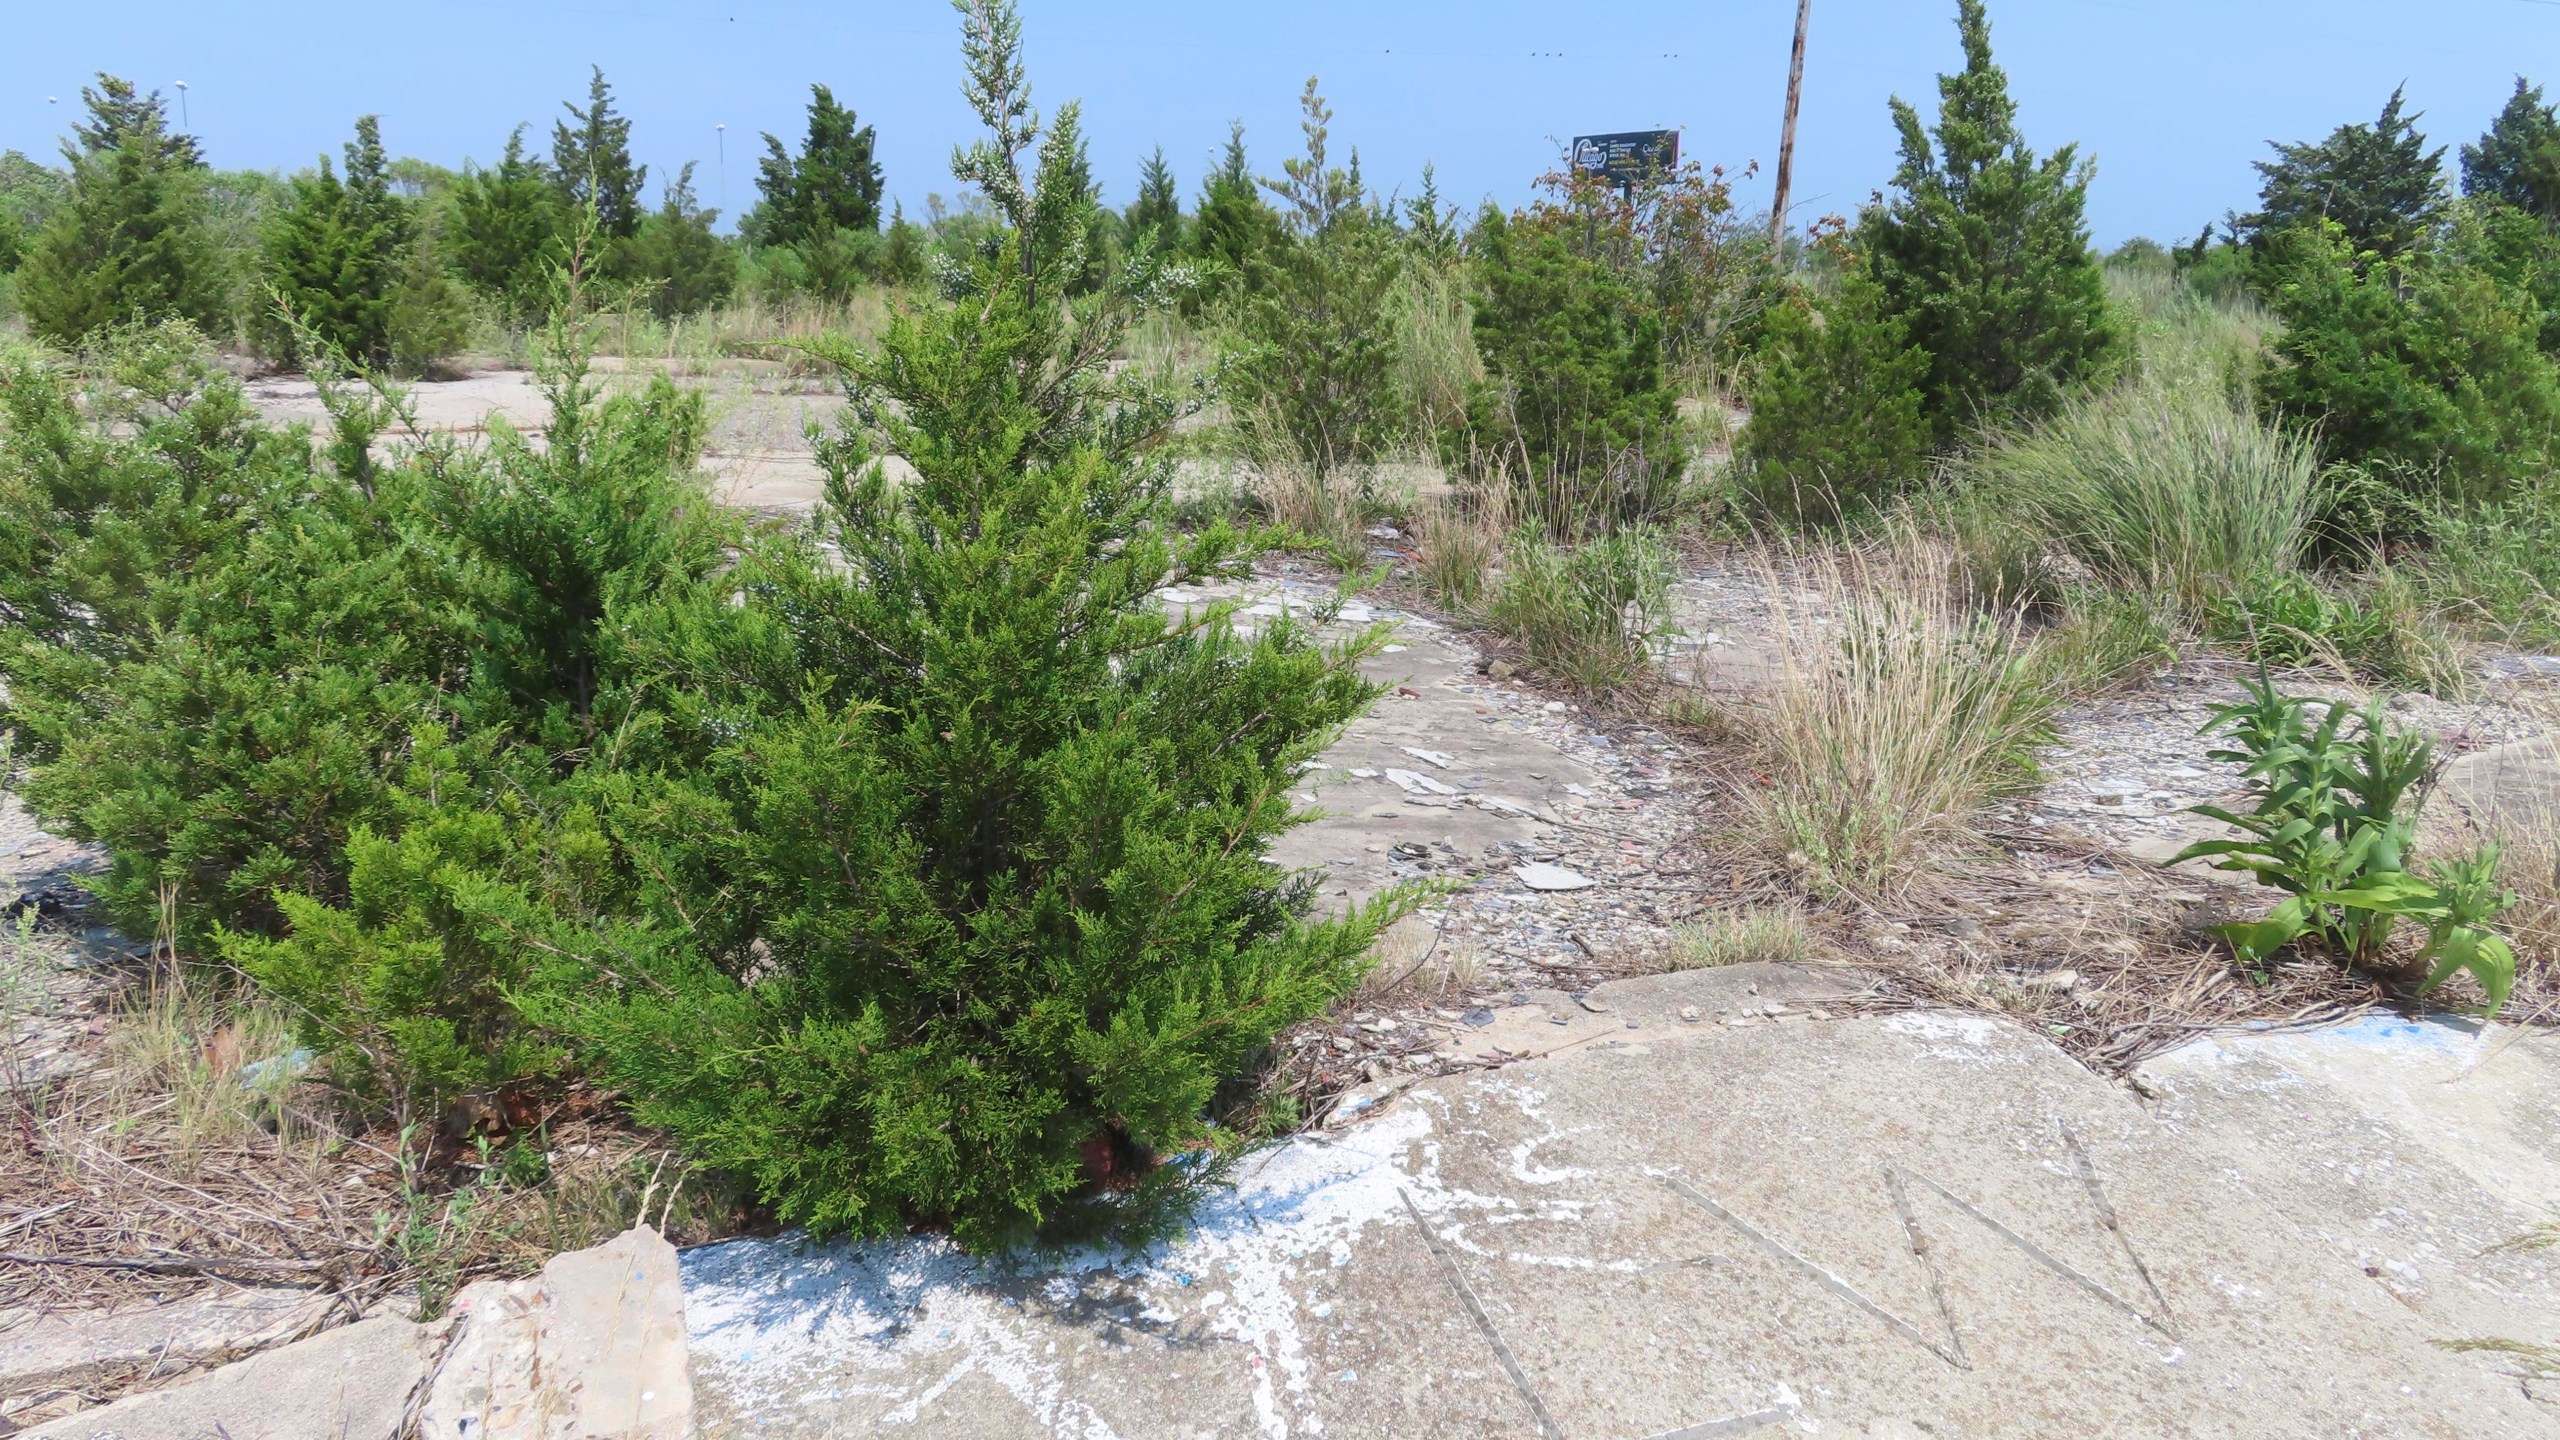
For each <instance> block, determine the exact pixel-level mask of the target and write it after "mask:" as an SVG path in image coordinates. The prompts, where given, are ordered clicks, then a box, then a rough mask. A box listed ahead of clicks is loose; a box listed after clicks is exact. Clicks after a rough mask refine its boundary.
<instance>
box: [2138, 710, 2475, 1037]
mask: <svg viewBox="0 0 2560 1440" xmlns="http://www.w3.org/2000/svg"><path fill="white" fill-rule="evenodd" d="M2315 712H2316V713H2315ZM2350 722H2352V726H2351V725H2350ZM2205 733H2207V734H2222V735H2226V736H2228V737H2229V741H2230V743H2229V744H2228V745H2226V746H2225V747H2224V748H2221V749H2216V750H2213V751H2209V752H2207V753H2208V758H2211V759H2215V760H2223V761H2231V762H2236V763H2239V764H2242V765H2245V766H2246V767H2247V769H2246V770H2245V772H2244V774H2245V775H2246V777H2247V780H2248V787H2249V793H2250V796H2251V798H2252V800H2253V801H2254V802H2255V803H2254V805H2253V807H2252V808H2251V810H2250V812H2249V813H2247V814H2245V815H2244V814H2239V813H2236V812H2234V811H2232V810H2229V809H2226V808H2224V807H2222V806H2218V805H2199V806H2196V807H2194V810H2195V813H2197V814H2200V815H2204V816H2207V817H2210V818H2212V819H2215V820H2219V821H2221V822H2223V823H2224V824H2226V825H2229V826H2231V827H2232V828H2234V829H2236V830H2239V831H2241V832H2242V833H2243V836H2244V837H2245V838H2242V839H2237V840H2205V841H2199V842H2198V843H2196V844H2193V845H2190V846H2188V847H2187V848H2186V849H2184V850H2181V851H2179V852H2178V854H2177V856H2176V857H2175V858H2174V859H2172V860H2171V861H2170V863H2171V864H2173V865H2174V864H2182V863H2184V862H2186V861H2189V860H2211V861H2212V862H2213V868H2215V869H2217V870H2223V871H2227V872H2230V873H2232V874H2236V875H2246V876H2248V877H2250V878H2251V879H2252V880H2254V881H2255V882H2256V883H2258V884H2260V885H2264V886H2266V887H2268V888H2270V889H2275V890H2281V891H2283V892H2284V893H2285V896H2286V898H2285V899H2284V900H2282V901H2280V902H2278V904H2277V905H2276V907H2275V908H2274V909H2273V910H2271V911H2269V912H2268V913H2267V914H2266V915H2265V916H2264V917H2263V918H2261V919H2258V920H2255V921H2250V922H2244V923H2239V924H2232V925H2225V926H2222V927H2220V933H2221V934H2222V935H2223V937H2224V938H2225V939H2227V940H2229V941H2230V942H2231V945H2232V948H2233V949H2234V950H2235V951H2236V952H2238V954H2239V956H2240V958H2241V960H2242V961H2244V962H2245V963H2248V964H2251V965H2260V964H2264V963H2265V962H2266V960H2267V959H2268V958H2269V957H2270V956H2272V955H2274V954H2275V953H2276V952H2277V951H2279V950H2282V949H2284V948H2285V947H2287V946H2290V945H2295V944H2298V943H2301V942H2304V941H2309V942H2311V943H2313V944H2316V945H2319V946H2322V947H2323V948H2326V949H2330V950H2333V951H2335V952H2337V953H2338V954H2340V955H2341V956H2343V957H2344V958H2345V959H2346V960H2347V961H2348V962H2349V963H2351V964H2355V965H2360V966H2371V967H2387V966H2388V963H2389V962H2388V959H2387V956H2388V952H2389V948H2390V944H2391V939H2392V933H2393V930H2394V929H2395V927H2396V925H2397V923H2398V922H2399V921H2401V920H2403V919H2408V920H2417V921H2421V922H2423V923H2424V924H2425V925H2426V927H2427V936H2426V939H2425V941H2424V942H2423V943H2422V944H2421V945H2420V947H2419V949H2418V951H2417V953H2416V954H2415V955H2414V956H2412V957H2411V958H2410V960H2409V961H2408V964H2409V967H2410V968H2411V969H2412V970H2420V969H2423V971H2424V974H2425V979H2424V983H2423V986H2422V988H2425V989H2434V988H2435V987H2436V986H2438V985H2441V984H2443V983H2444V982H2445V981H2446V980H2448V979H2450V978H2452V977H2453V976H2454V975H2455V974H2457V973H2460V972H2463V971H2468V972H2470V973H2471V975H2472V976H2473V977H2474V978H2475V979H2477V980H2478V981H2479V982H2480V987H2481V989H2482V990H2484V991H2486V992H2487V994H2488V997H2489V1011H2490V1013H2492V1014H2495V1013H2496V1012H2497V1010H2498V1008H2499V1007H2500V1006H2502V1005H2504V1004H2505V1003H2506V999H2507V993H2508V992H2509V991H2510V990H2511V989H2513V988H2514V985H2515V971H2516V962H2515V952H2514V951H2513V950H2512V949H2511V948H2510V947H2509V946H2508V944H2507V942H2506V940H2505V939H2504V938H2502V937H2500V936H2499V935H2498V934H2497V933H2496V932H2495V931H2493V930H2490V929H2489V928H2488V924H2489V922H2490V921H2491V920H2492V919H2494V918H2495V917H2496V916H2497V915H2498V913H2499V912H2501V911H2503V910H2505V909H2506V908H2507V907H2508V906H2510V905H2512V904H2513V903H2514V897H2513V896H2512V895H2511V894H2509V893H2508V892H2506V891H2505V890H2503V889H2501V888H2499V886H2498V882H2497V871H2498V851H2497V848H2496V847H2495V846H2488V847H2484V848H2483V849H2481V850H2480V851H2479V852H2478V853H2476V854H2474V855H2472V856H2469V857H2467V858H2464V859H2459V860H2453V861H2440V862H2438V863H2436V864H2434V865H2432V866H2430V867H2428V870H2427V872H2426V873H2425V874H2424V875H2418V874H2415V873H2412V872H2411V871H2410V869H2409V858H2410V853H2411V851H2412V850H2413V849H2414V848H2415V843H2416V841H2415V837H2416V831H2417V810H2418V800H2417V794H2416V791H2417V787H2418V786H2419V784H2420V782H2422V781H2423V780H2425V778H2426V777H2427V774H2428V771H2429V769H2430V767H2431V765H2432V762H2433V758H2434V744H2433V742H2432V741H2429V740H2428V739H2427V738H2426V737H2424V736H2422V735H2417V734H2413V733H2411V732H2409V731H2407V730H2403V729H2401V728H2399V727H2398V726H2396V725H2394V724H2393V723H2392V721H2391V718H2390V715H2389V713H2388V712H2387V711H2385V710H2384V709H2383V708H2382V706H2381V705H2380V704H2378V703H2377V704H2374V705H2371V706H2368V707H2367V708H2366V709H2364V710H2362V711H2354V710H2350V709H2349V708H2347V707H2346V706H2343V705H2339V704H2336V703H2334V702H2331V701H2325V700H2310V699H2305V698H2302V697H2300V696H2293V695H2283V694H2279V693H2277V691H2276V689H2275V685H2274V682H2273V681H2272V680H2271V679H2270V678H2268V677H2267V676H2266V675H2265V674H2263V673H2261V674H2260V675H2259V676H2258V677H2257V678H2256V679H2255V680H2253V681H2251V682H2250V684H2249V686H2248V693H2247V696H2246V698H2244V699H2242V700H2239V701H2236V702H2233V703H2231V704H2227V705H2221V706H2217V707H2215V709H2214V712H2213V717H2212V719H2210V720H2209V721H2207V722H2206V725H2205Z"/></svg>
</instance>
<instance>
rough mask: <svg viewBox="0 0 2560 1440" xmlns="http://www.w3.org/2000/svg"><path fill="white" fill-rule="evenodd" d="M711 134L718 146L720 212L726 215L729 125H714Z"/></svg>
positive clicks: (727, 202)
mask: <svg viewBox="0 0 2560 1440" xmlns="http://www.w3.org/2000/svg"><path fill="white" fill-rule="evenodd" d="M711 134H712V136H713V137H714V139H715V140H716V141H717V143H718V144H719V146H720V213H721V214H723V215H726V214H728V213H729V127H728V126H727V125H726V124H721V125H714V126H712V127H711Z"/></svg>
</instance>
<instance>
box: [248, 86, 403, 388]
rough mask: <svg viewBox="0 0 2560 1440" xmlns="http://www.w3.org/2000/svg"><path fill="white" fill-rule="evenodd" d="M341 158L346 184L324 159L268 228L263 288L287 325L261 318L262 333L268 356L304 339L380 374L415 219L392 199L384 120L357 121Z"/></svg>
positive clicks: (289, 354)
mask: <svg viewBox="0 0 2560 1440" xmlns="http://www.w3.org/2000/svg"><path fill="white" fill-rule="evenodd" d="M345 154H346V161H347V173H346V178H345V179H344V180H341V179H339V178H338V175H337V173H336V172H335V171H334V170H332V169H331V168H330V165H329V160H328V157H327V156H322V157H321V159H320V168H319V170H318V171H317V173H314V174H305V175H297V176H295V177H294V179H293V202H292V203H291V204H290V205H289V206H287V207H286V208H285V209H283V210H280V211H278V212H277V213H276V214H275V215H274V216H273V217H272V218H271V219H270V220H269V221H268V223H267V233H266V239H265V244H264V247H263V249H264V255H263V262H262V263H263V269H264V273H265V277H266V283H267V285H268V286H269V287H270V288H271V289H272V290H273V292H274V300H275V303H277V304H280V305H282V306H283V307H284V308H285V310H286V311H288V312H290V319H288V318H287V317H286V316H284V315H273V314H269V315H263V316H262V317H261V322H260V324H259V326H258V327H257V328H258V331H259V333H260V335H261V336H262V337H264V339H263V343H264V345H265V347H266V349H267V350H268V352H269V353H270V354H273V355H276V356H278V357H279V358H282V359H285V360H288V361H289V360H292V359H295V358H298V357H297V351H298V348H299V338H298V337H299V334H300V333H301V332H304V331H307V332H308V333H309V334H311V335H312V336H314V337H316V338H318V339H320V340H323V341H326V342H327V343H328V344H330V345H332V346H334V347H336V349H337V350H338V351H339V352H340V353H342V354H344V355H346V356H347V357H348V358H350V359H353V360H355V361H358V362H359V363H361V364H365V365H368V366H381V365H385V364H387V363H389V361H390V359H391V329H392V324H391V320H392V310H393V308H394V306H395V305H396V304H397V303H398V298H399V294H398V292H399V288H400V272H401V268H402V260H403V258H404V256H405V255H406V253H407V251H408V248H409V245H410V242H411V241H412V240H413V239H415V238H416V235H417V220H416V217H415V216H414V215H413V214H412V213H411V210H410V205H409V202H408V201H406V200H403V199H401V198H400V197H398V196H396V195H393V194H392V193H391V182H390V176H389V173H388V168H387V160H386V157H385V156H384V154H383V150H382V127H381V122H380V120H379V119H378V118H376V117H375V116H371V115H364V116H359V117H357V119H356V137H355V139H354V140H352V141H350V142H348V144H347V146H346V150H345Z"/></svg>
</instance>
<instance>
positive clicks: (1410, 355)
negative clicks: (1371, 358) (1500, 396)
mask: <svg viewBox="0 0 2560 1440" xmlns="http://www.w3.org/2000/svg"><path fill="white" fill-rule="evenodd" d="M1387 299H1388V306H1389V314H1390V317H1391V318H1392V320H1393V322H1394V327H1395V328H1394V337H1393V340H1392V342H1391V343H1392V346H1393V355H1394V375H1395V387H1396V394H1397V396H1398V398H1399V399H1401V400H1402V401H1403V402H1404V405H1405V407H1406V408H1407V410H1408V413H1409V416H1410V419H1409V423H1410V424H1411V426H1412V427H1413V436H1414V438H1415V439H1416V440H1420V441H1425V442H1428V441H1430V440H1431V439H1432V438H1433V437H1435V436H1437V435H1438V434H1439V433H1440V432H1441V431H1442V430H1443V429H1445V428H1447V427H1449V426H1452V425H1461V424H1464V423H1465V421H1466V415H1467V399H1468V397H1469V396H1470V395H1472V394H1473V393H1475V390H1476V387H1478V386H1480V385H1482V384H1483V383H1484V375H1485V371H1484V357H1483V356H1482V355H1480V354H1478V353H1477V351H1476V337H1475V319H1474V312H1473V311H1472V310H1471V309H1470V308H1469V306H1468V304H1467V288H1466V278H1465V274H1464V272H1463V271H1462V270H1461V269H1459V267H1457V266H1455V265H1424V264H1414V265H1408V266H1406V267H1405V268H1404V270H1403V272H1402V273H1401V274H1399V275H1398V276H1397V277H1396V283H1395V286H1394V288H1393V289H1391V290H1390V291H1389V292H1388V297H1387Z"/></svg>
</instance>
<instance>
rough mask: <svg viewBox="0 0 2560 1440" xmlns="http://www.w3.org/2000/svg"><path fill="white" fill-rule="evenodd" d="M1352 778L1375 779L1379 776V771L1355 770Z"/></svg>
mask: <svg viewBox="0 0 2560 1440" xmlns="http://www.w3.org/2000/svg"><path fill="white" fill-rule="evenodd" d="M1351 778H1352V779H1354V780H1375V779H1377V778H1378V772H1377V771H1375V770H1354V771H1352V772H1351Z"/></svg>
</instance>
